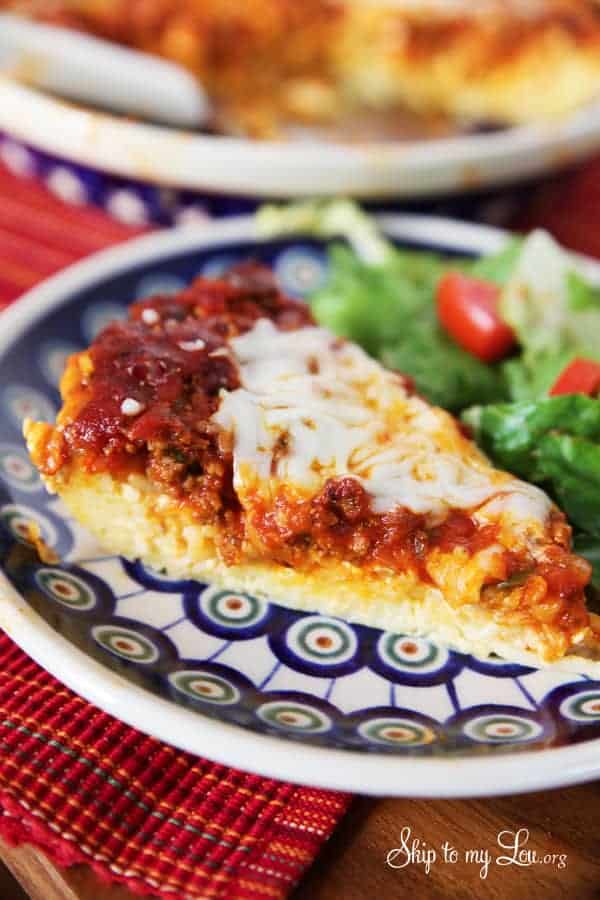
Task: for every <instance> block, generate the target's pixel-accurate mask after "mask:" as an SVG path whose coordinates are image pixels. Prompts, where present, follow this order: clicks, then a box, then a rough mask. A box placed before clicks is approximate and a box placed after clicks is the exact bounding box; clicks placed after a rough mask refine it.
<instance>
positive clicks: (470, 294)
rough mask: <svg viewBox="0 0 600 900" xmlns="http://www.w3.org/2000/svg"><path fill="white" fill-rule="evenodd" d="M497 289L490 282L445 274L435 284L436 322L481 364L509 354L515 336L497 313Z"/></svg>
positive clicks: (454, 274)
mask: <svg viewBox="0 0 600 900" xmlns="http://www.w3.org/2000/svg"><path fill="white" fill-rule="evenodd" d="M499 300H500V288H499V287H498V286H497V285H496V284H493V283H492V282H490V281H482V280H481V279H479V278H469V277H468V276H467V275H462V274H461V273H460V272H447V273H446V274H445V275H444V276H442V278H441V279H440V282H439V284H438V289H437V311H438V316H439V320H440V322H441V323H442V326H443V327H444V328H445V330H446V331H447V332H448V334H449V335H450V336H451V337H453V338H454V340H455V341H456V343H457V344H459V345H460V346H461V347H463V348H464V349H465V350H468V351H469V353H472V354H473V356H477V357H478V358H479V359H481V360H483V362H495V361H496V360H498V359H502V358H503V357H504V356H506V355H507V353H509V351H510V350H511V348H512V347H513V345H514V343H515V335H514V332H513V330H512V328H510V326H509V325H507V324H506V322H504V321H503V320H502V318H501V317H500V314H499V313H498V302H499Z"/></svg>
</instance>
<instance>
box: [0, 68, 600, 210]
mask: <svg viewBox="0 0 600 900" xmlns="http://www.w3.org/2000/svg"><path fill="white" fill-rule="evenodd" d="M0 131H2V132H5V133H6V134H7V135H10V136H11V137H12V138H13V139H15V140H17V141H18V142H21V143H24V144H27V145H29V147H30V148H32V149H34V150H37V151H43V152H44V153H46V154H50V155H51V156H52V157H53V158H54V160H55V162H54V164H53V165H52V167H51V171H50V173H49V178H50V177H51V186H53V187H54V188H55V189H56V190H57V191H59V192H62V193H64V194H65V195H67V196H69V195H71V198H72V199H75V200H76V199H77V197H76V194H77V192H79V195H81V193H82V192H87V193H89V194H90V195H91V197H94V198H96V200H97V195H98V193H99V192H100V193H101V192H103V191H104V186H105V185H107V191H108V194H109V196H107V197H106V200H105V205H106V206H107V208H109V209H111V208H113V207H114V211H116V213H118V214H122V215H123V216H125V217H127V216H130V217H131V216H133V215H134V213H135V209H136V208H137V207H139V202H140V201H141V202H142V203H143V202H144V199H145V198H148V197H151V198H152V200H151V202H150V207H155V206H156V204H157V202H158V204H159V205H160V204H161V203H162V202H163V201H164V207H163V213H164V215H167V213H168V207H169V205H172V204H173V203H174V204H175V205H176V206H177V207H181V208H186V207H188V208H189V207H191V208H192V210H193V208H194V207H195V208H202V206H203V205H208V207H210V206H211V204H212V202H213V200H214V198H215V195H217V196H218V195H221V198H222V200H223V198H229V199H230V200H231V199H232V198H236V199H237V200H238V201H240V200H242V201H243V200H244V198H245V200H246V203H247V202H248V199H249V198H255V199H256V198H261V197H262V198H266V197H300V196H310V195H312V196H314V195H315V194H318V195H336V196H337V195H339V194H348V195H350V196H353V197H360V198H364V199H368V198H371V199H379V200H382V199H391V198H405V197H413V198H416V197H421V198H422V197H432V196H435V195H439V194H445V193H454V192H461V193H463V192H465V191H471V190H475V189H482V188H485V187H491V186H493V185H500V184H507V183H509V182H514V181H518V180H521V179H523V178H532V177H534V176H537V175H540V174H542V173H544V172H549V171H552V170H554V169H557V168H560V167H564V166H566V165H568V164H569V163H571V162H574V161H575V160H577V159H580V158H581V157H583V156H585V155H586V154H589V153H591V152H592V151H594V150H596V149H598V148H599V147H600V105H598V104H596V105H591V106H588V107H586V108H584V109H581V110H580V111H578V112H577V113H575V114H573V115H571V116H569V117H568V118H566V119H564V120H562V121H560V122H553V123H550V124H547V125H526V126H519V127H514V128H506V129H500V130H497V131H492V132H489V133H478V134H462V135H457V136H455V137H449V138H442V139H436V140H424V141H406V142H399V141H387V142H381V141H380V142H376V141H373V142H364V143H356V144H335V143H323V142H319V141H317V140H295V141H293V140H290V141H287V142H275V141H257V140H249V139H244V138H228V137H220V136H214V135H206V134H198V133H190V132H184V131H179V130H177V129H174V128H166V127H159V126H156V125H149V124H144V123H139V122H133V121H131V120H128V119H125V118H118V117H116V116H111V115H108V114H105V113H100V112H98V111H96V110H92V109H86V108H84V107H80V106H76V105H74V104H70V103H69V104H67V103H64V102H62V101H60V100H57V99H55V98H53V97H50V96H48V95H46V94H42V93H40V92H39V91H36V90H34V89H32V88H28V87H25V86H23V85H21V84H17V83H16V82H14V81H11V80H10V79H9V78H7V77H6V76H4V77H2V76H0ZM13 155H14V154H13ZM13 161H16V162H18V160H13ZM55 170H56V171H55ZM106 173H109V178H108V181H107V178H106ZM110 175H112V176H118V177H120V178H121V179H125V184H121V186H120V187H119V186H115V185H114V184H112V186H111V179H110ZM82 176H85V177H82ZM77 181H79V185H80V186H79V188H78V187H77ZM127 182H129V187H128V190H129V193H130V194H131V193H133V194H135V195H136V196H137V200H138V202H137V204H136V203H134V202H133V201H132V200H131V198H130V199H129V200H128V199H127V197H125V198H124V197H123V196H122V195H121V194H120V193H117V196H116V197H115V196H113V195H114V194H115V193H116V192H120V191H121V190H123V188H126V189H127ZM157 186H158V187H160V188H163V189H166V188H168V189H175V193H174V194H173V192H172V191H167V197H166V198H162V199H161V197H160V196H158V197H156V196H155V194H156V188H157ZM182 192H184V195H183V196H182ZM96 200H95V202H96ZM80 202H81V200H80ZM223 205H224V206H226V205H227V203H226V202H225V200H223ZM119 207H121V209H120V210H119ZM149 209H150V208H149ZM150 211H151V212H154V209H150Z"/></svg>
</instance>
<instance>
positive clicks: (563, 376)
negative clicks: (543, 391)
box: [550, 357, 600, 397]
mask: <svg viewBox="0 0 600 900" xmlns="http://www.w3.org/2000/svg"><path fill="white" fill-rule="evenodd" d="M599 392H600V363H597V362H594V360H593V359H582V358H581V357H578V358H577V359H574V360H573V362H570V363H569V365H568V366H567V367H566V369H563V371H562V372H561V373H560V375H559V376H558V378H557V379H556V381H555V382H554V384H553V386H552V387H551V388H550V396H551V397H558V396H559V395H560V394H587V395H588V397H595V396H596V395H597V394H598V393H599Z"/></svg>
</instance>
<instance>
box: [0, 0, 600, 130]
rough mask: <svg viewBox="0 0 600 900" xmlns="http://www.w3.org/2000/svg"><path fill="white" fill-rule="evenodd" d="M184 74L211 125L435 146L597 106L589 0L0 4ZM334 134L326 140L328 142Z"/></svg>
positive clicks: (599, 49) (598, 62)
mask: <svg viewBox="0 0 600 900" xmlns="http://www.w3.org/2000/svg"><path fill="white" fill-rule="evenodd" d="M2 6H4V7H8V8H11V9H16V10H17V11H21V12H24V13H26V14H30V15H33V16H37V17H39V18H42V19H44V20H46V21H51V22H57V23H61V24H67V25H70V26H73V27H75V28H82V29H84V30H87V31H90V32H92V33H95V34H97V35H99V36H102V37H105V38H108V39H110V40H114V41H118V42H121V43H125V44H129V45H131V46H133V47H136V48H139V49H142V50H145V51H147V52H150V53H156V54H159V55H161V56H164V57H166V58H168V59H171V60H174V61H176V62H178V63H181V64H183V65H184V66H186V67H187V68H189V69H191V70H192V71H193V72H194V73H195V74H196V75H197V76H198V77H199V78H200V79H201V80H202V82H203V84H204V85H205V86H206V88H207V89H208V91H209V93H210V95H211V96H212V97H213V98H214V100H215V103H216V108H217V110H218V122H217V125H218V127H221V128H223V129H224V130H226V131H229V132H234V133H235V132H239V133H245V134H250V135H256V136H259V137H266V136H272V135H280V134H282V133H284V132H285V131H286V128H287V127H288V126H289V125H290V123H305V124H310V125H312V126H315V125H316V124H321V125H332V124H333V125H335V127H336V129H337V133H338V134H341V135H342V136H344V135H346V136H349V137H354V138H356V139H359V138H360V139H362V138H365V137H373V138H378V137H392V138H398V137H402V136H404V137H415V136H430V137H435V136H438V135H440V134H445V133H448V132H449V131H452V130H454V131H456V130H460V129H461V128H465V127H466V128H468V127H473V126H481V125H488V124H491V125H494V126H504V125H512V124H516V123H524V122H539V121H547V120H553V119H557V118H560V117H563V116H565V115H567V114H569V113H571V112H573V111H574V110H576V109H578V108H579V107H581V106H583V105H584V104H586V103H588V102H590V101H591V100H593V99H595V98H597V97H598V96H599V95H600V7H599V5H598V3H597V2H596V0H239V2H235V0H134V2H132V0H52V2H48V0H0V7H2ZM333 133H334V134H335V133H336V131H334V132H333Z"/></svg>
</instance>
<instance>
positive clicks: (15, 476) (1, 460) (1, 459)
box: [0, 444, 43, 494]
mask: <svg viewBox="0 0 600 900" xmlns="http://www.w3.org/2000/svg"><path fill="white" fill-rule="evenodd" d="M0 480H2V481H4V483H5V484H7V485H8V486H9V487H10V488H12V489H14V490H15V491H18V492H24V493H26V494H30V493H35V492H37V491H41V490H42V487H43V486H42V480H41V478H40V476H39V474H38V471H37V469H36V468H35V466H34V465H33V464H32V463H31V461H30V459H29V457H28V455H27V452H26V451H25V450H24V449H23V448H22V447H19V446H18V445H17V444H0Z"/></svg>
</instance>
